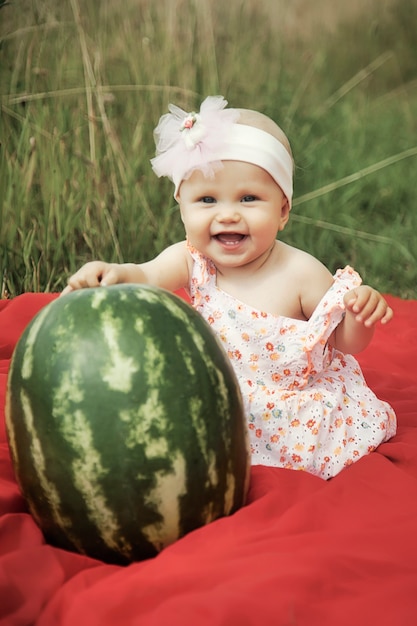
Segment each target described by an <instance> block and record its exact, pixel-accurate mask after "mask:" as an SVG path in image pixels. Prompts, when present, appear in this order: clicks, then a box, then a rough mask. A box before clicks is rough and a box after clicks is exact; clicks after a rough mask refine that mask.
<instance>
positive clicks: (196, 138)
mask: <svg viewBox="0 0 417 626" xmlns="http://www.w3.org/2000/svg"><path fill="white" fill-rule="evenodd" d="M226 105H227V102H226V100H224V98H223V97H222V96H209V97H208V98H206V100H204V102H203V103H202V105H201V109H200V112H199V113H186V112H185V111H183V110H182V109H179V108H178V107H176V106H174V105H172V104H171V105H169V111H170V113H168V114H166V115H163V116H162V117H161V119H160V121H159V124H158V126H157V128H156V129H155V142H156V146H157V156H156V157H155V158H154V159H152V160H151V164H152V168H153V170H154V172H155V173H156V175H157V176H168V178H170V179H171V180H172V181H173V183H174V185H175V192H174V197H176V196H177V192H178V188H179V186H180V184H181V182H182V181H183V180H185V179H187V178H188V177H189V176H190V175H191V173H192V172H193V171H194V170H196V169H198V170H202V171H203V173H204V175H205V176H207V177H209V178H212V177H213V176H214V173H215V172H216V171H217V170H218V169H219V168H221V167H222V164H221V162H222V161H244V162H246V163H252V164H253V165H258V166H259V167H262V168H263V169H264V170H266V171H267V172H268V173H269V174H270V175H271V176H272V178H273V179H274V180H275V182H276V183H277V185H279V187H280V188H281V189H282V191H283V193H284V194H285V196H286V198H287V199H288V203H289V205H290V207H291V200H292V192H293V189H292V175H293V161H292V158H291V156H290V154H289V152H288V151H287V150H286V148H285V147H284V146H283V144H282V143H281V142H280V141H278V139H275V137H273V136H272V135H270V134H269V133H267V132H265V131H263V130H260V129H259V128H255V127H254V126H247V125H246V124H237V123H236V120H237V119H238V117H239V112H238V111H237V110H236V109H225V108H224V107H225V106H226Z"/></svg>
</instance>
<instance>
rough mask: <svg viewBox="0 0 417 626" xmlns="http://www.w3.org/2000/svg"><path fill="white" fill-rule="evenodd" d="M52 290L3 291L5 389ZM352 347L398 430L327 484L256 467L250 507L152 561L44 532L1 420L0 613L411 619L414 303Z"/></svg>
mask: <svg viewBox="0 0 417 626" xmlns="http://www.w3.org/2000/svg"><path fill="white" fill-rule="evenodd" d="M52 297H53V296H51V295H41V294H26V295H23V296H19V297H18V298H15V299H14V300H12V301H0V359H2V360H1V361H0V377H1V386H0V395H1V401H0V402H1V407H3V404H4V402H3V397H4V387H5V383H6V376H7V368H8V364H9V360H10V356H11V353H12V350H13V347H14V345H15V343H16V341H17V339H18V337H19V336H20V334H21V332H22V330H23V328H24V326H25V325H26V324H27V322H28V321H29V320H30V319H31V317H32V316H33V315H34V314H35V312H36V311H37V310H39V309H40V308H41V307H42V306H44V305H45V304H46V303H47V302H49V301H50V300H51V299H52ZM388 300H389V302H390V304H391V305H392V306H393V308H394V310H395V318H394V320H393V321H392V322H391V323H390V324H389V325H388V326H386V327H383V326H379V327H378V329H377V331H376V334H375V338H374V341H373V343H372V345H371V346H370V347H369V348H368V349H367V350H366V351H365V352H363V353H362V354H361V355H360V358H359V360H360V362H361V365H362V367H363V370H364V373H365V376H366V378H367V380H368V383H369V384H370V386H371V387H373V389H374V390H375V391H376V392H377V394H378V395H379V396H380V397H381V398H383V399H386V400H388V401H389V402H390V403H391V404H392V405H393V407H394V408H395V410H396V412H397V416H398V422H399V426H398V433H397V435H396V437H394V438H393V439H392V440H391V441H390V442H388V443H385V444H383V445H381V446H380V447H379V449H378V450H377V451H376V452H374V453H373V454H371V455H369V456H367V457H365V458H363V459H361V460H360V461H358V462H357V463H356V464H355V465H353V466H351V467H349V468H348V469H345V470H344V471H342V472H341V473H340V474H339V475H338V476H336V477H335V478H333V479H332V480H330V481H328V482H324V481H323V480H321V479H320V478H316V477H314V476H311V475H309V474H306V473H303V472H295V471H291V470H284V469H275V468H266V467H261V466H258V467H254V468H253V469H252V477H251V488H250V493H249V501H248V504H247V506H245V507H244V508H243V509H241V510H240V511H238V512H237V513H236V514H234V515H233V516H231V517H229V518H225V519H221V520H218V521H216V522H213V523H212V524H210V525H209V526H206V527H204V528H201V529H199V530H197V531H194V532H192V533H190V534H189V535H187V536H186V537H184V538H183V539H181V540H180V541H178V542H177V543H175V544H174V545H172V546H170V547H169V548H166V549H165V550H164V551H163V552H162V553H161V554H160V555H158V556H157V557H156V558H154V559H150V560H147V561H144V562H140V563H135V564H132V565H130V566H128V567H118V566H111V565H105V564H103V563H101V562H98V561H95V560H93V559H89V558H86V557H83V556H80V555H77V554H73V553H69V552H65V551H63V550H59V549H56V548H53V547H51V546H49V545H46V544H45V541H44V539H43V537H42V534H41V533H40V531H39V530H38V528H37V526H36V525H35V523H34V522H33V520H32V518H31V517H30V515H29V514H28V513H27V512H26V508H25V504H24V501H23V499H22V498H21V496H20V494H19V491H18V488H17V485H16V483H15V481H14V478H13V472H12V468H11V464H10V458H9V454H8V448H7V444H6V439H5V431H4V419H3V409H2V416H1V419H0V624H1V625H3V624H4V625H6V624H7V626H18V625H19V626H20V625H21V626H23V625H24V626H28V625H29V624H36V625H37V626H52V625H58V624H59V625H62V626H117V625H119V624H120V625H122V626H129V625H133V624H135V625H136V624H137V625H138V626H139V625H140V626H166V625H169V626H220V625H222V626H229V625H230V626H235V625H236V626H249V625H253V626H259V625H263V626H269V625H271V626H276V625H277V626H281V625H290V624H294V625H295V624H297V625H301V626H335V625H337V626H345V625H346V626H347V625H348V624H349V626H351V625H352V624H354V625H355V626H362V625H363V626H370V625H374V624H375V625H378V626H384V625H386V626H393V625H395V626H413V625H414V624H417V541H416V536H417V384H416V378H417V376H416V360H417V301H403V300H400V299H398V298H393V297H388Z"/></svg>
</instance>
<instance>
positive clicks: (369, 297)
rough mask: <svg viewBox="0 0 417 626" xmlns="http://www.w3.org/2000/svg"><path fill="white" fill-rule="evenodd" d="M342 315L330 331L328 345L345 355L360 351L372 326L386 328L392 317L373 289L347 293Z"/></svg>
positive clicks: (367, 288) (365, 288)
mask: <svg viewBox="0 0 417 626" xmlns="http://www.w3.org/2000/svg"><path fill="white" fill-rule="evenodd" d="M343 302H344V305H345V307H346V315H345V317H344V319H343V320H342V322H341V323H340V324H339V325H338V326H337V328H336V330H335V331H334V333H333V335H332V338H331V340H330V343H331V344H332V345H333V346H334V347H335V348H337V349H338V350H340V351H341V352H345V353H347V354H356V353H358V352H361V350H364V348H366V346H367V345H368V344H369V342H370V341H371V339H372V337H373V334H374V331H375V324H376V323H377V322H379V321H380V322H381V324H387V323H388V322H389V321H390V320H391V319H392V317H393V315H394V313H393V311H392V309H391V307H390V306H388V304H387V302H386V300H385V298H384V297H383V296H382V295H381V294H380V293H379V292H378V291H376V289H373V288H372V287H369V286H368V285H360V286H359V287H356V288H355V289H352V290H351V291H348V292H347V293H346V294H345V296H344V299H343Z"/></svg>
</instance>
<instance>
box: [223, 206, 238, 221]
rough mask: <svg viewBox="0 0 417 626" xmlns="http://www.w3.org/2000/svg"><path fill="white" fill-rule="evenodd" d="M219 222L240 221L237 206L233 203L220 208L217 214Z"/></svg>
mask: <svg viewBox="0 0 417 626" xmlns="http://www.w3.org/2000/svg"><path fill="white" fill-rule="evenodd" d="M217 221H218V222H222V223H225V222H229V223H230V222H239V221H240V213H239V211H238V210H237V209H236V207H235V206H233V205H231V204H228V205H226V204H224V205H222V206H221V207H220V208H219V212H218V214H217Z"/></svg>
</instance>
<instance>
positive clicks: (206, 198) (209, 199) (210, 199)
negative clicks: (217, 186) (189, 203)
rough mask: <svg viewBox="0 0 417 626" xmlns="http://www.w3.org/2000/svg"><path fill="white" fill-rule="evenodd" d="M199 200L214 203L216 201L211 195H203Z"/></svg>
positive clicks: (204, 202)
mask: <svg viewBox="0 0 417 626" xmlns="http://www.w3.org/2000/svg"><path fill="white" fill-rule="evenodd" d="M200 202H202V203H203V204H214V203H215V202H216V199H215V198H213V196H203V197H202V198H200Z"/></svg>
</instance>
